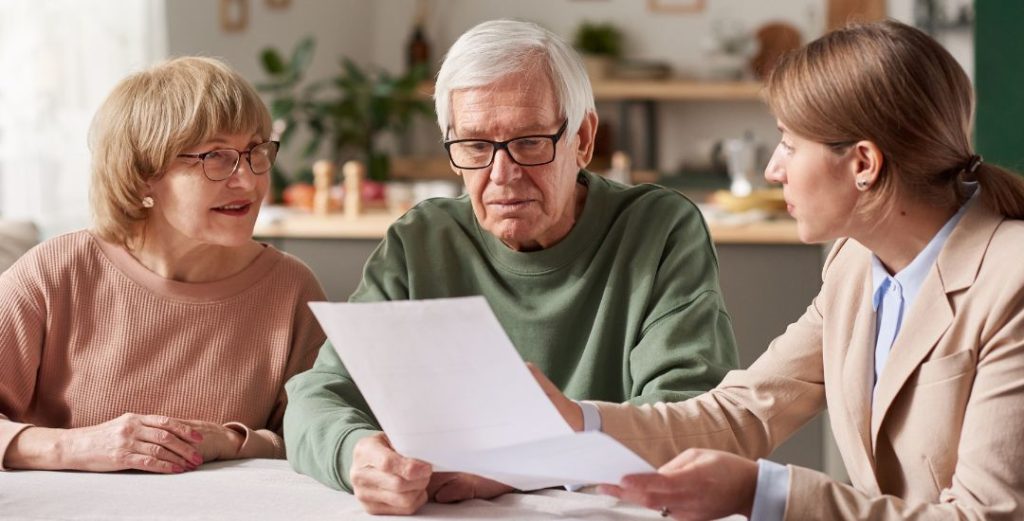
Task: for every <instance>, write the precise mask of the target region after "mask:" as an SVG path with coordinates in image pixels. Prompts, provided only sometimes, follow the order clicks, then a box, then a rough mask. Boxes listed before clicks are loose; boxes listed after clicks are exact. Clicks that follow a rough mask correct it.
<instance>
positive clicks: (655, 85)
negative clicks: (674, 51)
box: [593, 79, 762, 101]
mask: <svg viewBox="0 0 1024 521" xmlns="http://www.w3.org/2000/svg"><path fill="white" fill-rule="evenodd" d="M593 86H594V98H595V99H596V100H598V101H617V100H656V101H760V100H761V89H762V85H761V84H760V83H757V82H753V81H747V82H733V81H726V82H721V81H719V82H710V81H692V80H615V79H609V80H599V81H595V82H593Z"/></svg>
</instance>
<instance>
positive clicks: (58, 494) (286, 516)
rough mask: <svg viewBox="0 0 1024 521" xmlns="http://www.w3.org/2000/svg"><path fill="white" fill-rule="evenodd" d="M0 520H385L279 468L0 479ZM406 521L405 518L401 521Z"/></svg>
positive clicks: (476, 504) (556, 515)
mask: <svg viewBox="0 0 1024 521" xmlns="http://www.w3.org/2000/svg"><path fill="white" fill-rule="evenodd" d="M0 519H3V520H15V519H17V520H39V519H48V520H49V519H93V520H100V519H102V520H120V519H147V520H149V519H152V520H161V519H166V520H170V519H175V520H195V519H260V520H262V519H266V520H275V519H281V520H288V521H301V520H306V519H311V520H312V519H338V520H349V519H374V520H381V519H393V518H389V517H382V516H370V515H369V514H366V513H365V512H363V510H362V508H361V507H360V506H359V503H358V502H357V501H356V499H355V498H354V497H353V496H351V495H349V494H346V493H344V492H338V491H336V490H332V489H329V488H327V487H326V486H324V485H321V484H320V483H318V482H316V481H314V480H313V479H312V478H309V477H307V476H303V475H301V474H298V473H296V472H294V471H293V470H292V469H291V467H289V466H288V463H287V462H285V461H281V460H241V461H231V462H217V463H210V464H207V465H203V466H202V467H200V468H199V469H198V470H196V471H193V472H186V473H184V474H178V475H158V474H147V473H141V472H117V473H108V474H101V473H84V472H44V471H10V472H0ZM401 519H409V518H401ZM415 519H460V520H462V519H464V520H469V519H516V520H525V521H529V520H538V519H602V520H605V519H607V520H615V519H623V520H625V519H661V518H660V517H659V516H658V514H657V513H656V512H653V511H651V510H647V509H643V508H640V507H636V506H633V505H628V504H624V503H620V502H618V501H617V500H616V499H615V498H612V497H608V496H602V495H598V494H592V493H578V492H566V491H562V490H544V491H540V492H534V493H530V494H507V495H504V496H501V497H498V498H495V499H493V500H490V501H484V500H471V501H465V502H462V503H459V504H454V505H439V504H428V505H426V506H425V507H423V509H421V510H420V512H419V513H418V514H417V516H416V518H415Z"/></svg>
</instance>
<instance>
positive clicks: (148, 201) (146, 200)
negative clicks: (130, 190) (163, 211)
mask: <svg viewBox="0 0 1024 521" xmlns="http://www.w3.org/2000/svg"><path fill="white" fill-rule="evenodd" d="M154 204H156V203H154V202H153V198H152V197H150V196H148V195H147V196H146V197H143V198H142V207H143V208H152V207H153V205H154Z"/></svg>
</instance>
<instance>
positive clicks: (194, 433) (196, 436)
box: [192, 431, 203, 441]
mask: <svg viewBox="0 0 1024 521" xmlns="http://www.w3.org/2000/svg"><path fill="white" fill-rule="evenodd" d="M192 439H193V440H196V441H203V435H202V434H199V431H192Z"/></svg>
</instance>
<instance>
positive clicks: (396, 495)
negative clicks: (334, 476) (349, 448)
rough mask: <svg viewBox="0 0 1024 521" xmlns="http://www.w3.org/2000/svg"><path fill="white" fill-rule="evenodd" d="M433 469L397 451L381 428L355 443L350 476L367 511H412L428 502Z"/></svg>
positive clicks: (410, 512)
mask: <svg viewBox="0 0 1024 521" xmlns="http://www.w3.org/2000/svg"><path fill="white" fill-rule="evenodd" d="M432 471H433V468H432V467H431V466H430V464H429V463H426V462H424V461H420V460H417V459H413V458H406V457H404V456H402V455H401V454H399V453H397V452H395V449H394V448H392V447H391V443H390V442H388V438H387V436H385V435H384V433H383V432H382V433H378V434H375V435H373V436H369V437H366V438H363V439H361V440H359V443H356V446H355V449H354V450H353V452H352V469H351V471H350V472H349V480H350V481H351V483H352V489H353V493H354V494H355V496H356V499H358V500H359V502H360V503H362V505H363V508H364V509H365V510H366V511H367V512H368V513H370V514H375V515H379V514H390V515H410V514H414V513H416V511H417V510H419V508H420V507H422V506H423V504H424V503H426V502H427V484H428V483H429V481H430V475H431V472H432Z"/></svg>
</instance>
